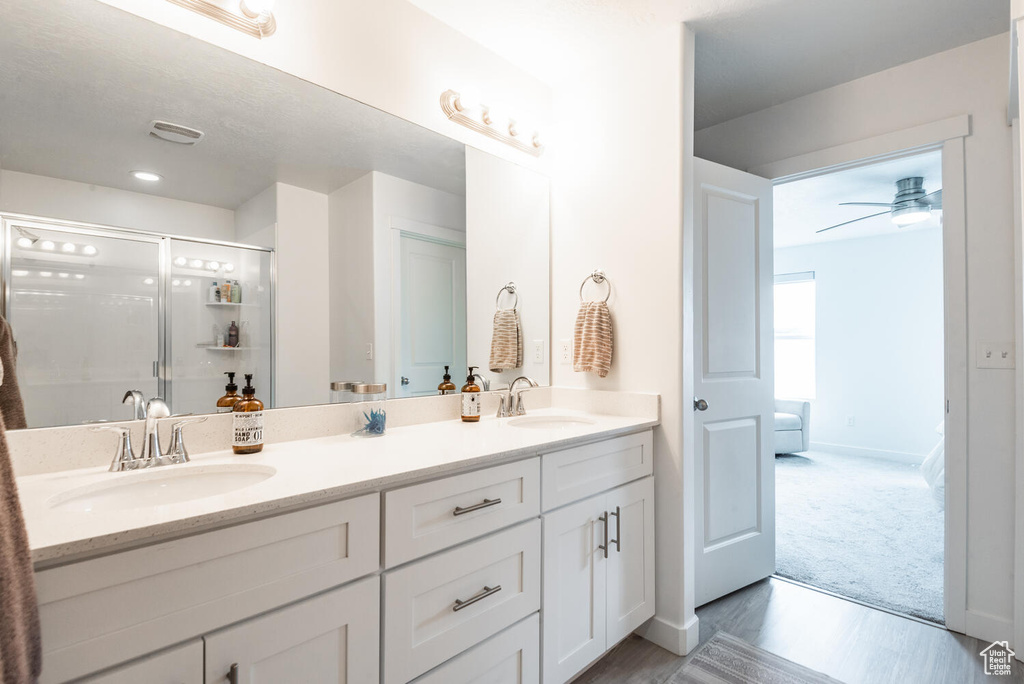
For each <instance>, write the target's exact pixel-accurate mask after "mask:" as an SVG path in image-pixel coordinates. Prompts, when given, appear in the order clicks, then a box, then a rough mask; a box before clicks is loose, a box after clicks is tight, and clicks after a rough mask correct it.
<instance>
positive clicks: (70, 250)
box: [60, 242, 78, 254]
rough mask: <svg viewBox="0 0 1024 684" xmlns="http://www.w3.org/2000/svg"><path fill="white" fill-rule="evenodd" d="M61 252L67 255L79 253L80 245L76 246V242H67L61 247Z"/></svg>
mask: <svg viewBox="0 0 1024 684" xmlns="http://www.w3.org/2000/svg"><path fill="white" fill-rule="evenodd" d="M60 251H62V252H64V253H65V254H74V253H75V252H77V251H78V245H76V244H75V243H74V242H65V243H64V244H63V245H61V246H60Z"/></svg>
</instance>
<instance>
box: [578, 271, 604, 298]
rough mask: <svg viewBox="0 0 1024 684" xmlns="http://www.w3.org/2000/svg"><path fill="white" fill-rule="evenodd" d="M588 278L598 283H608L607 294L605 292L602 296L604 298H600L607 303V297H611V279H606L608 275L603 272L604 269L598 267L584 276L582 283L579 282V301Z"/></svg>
mask: <svg viewBox="0 0 1024 684" xmlns="http://www.w3.org/2000/svg"><path fill="white" fill-rule="evenodd" d="M588 280H593V281H594V282H595V283H597V284H598V285H600V284H601V283H608V294H606V295H605V296H604V299H603V300H602V301H604V302H605V303H607V302H608V299H609V298H611V296H612V281H610V280H608V276H606V275H605V274H604V271H602V270H600V269H597V270H595V271H594V272H593V273H591V274H590V275H588V276H587V277H586V278H584V279H583V282H582V283H580V302H581V303H582V302H583V288H584V287H586V285H587V281H588Z"/></svg>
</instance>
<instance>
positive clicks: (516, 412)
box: [503, 375, 538, 416]
mask: <svg viewBox="0 0 1024 684" xmlns="http://www.w3.org/2000/svg"><path fill="white" fill-rule="evenodd" d="M520 380H525V381H526V383H527V384H528V385H529V386H528V387H523V388H521V389H516V385H518V384H519V381H520ZM537 386H538V385H537V381H536V380H534V379H533V378H528V377H526V376H525V375H521V376H519V377H518V378H516V379H515V380H513V381H512V383H511V384H510V385H509V386H508V408H507V413H506V415H509V416H525V415H526V407H525V406H524V405H523V392H525V391H527V390H531V389H533V388H534V387H537ZM513 395H514V396H515V404H514V407H513V401H512V398H513ZM503 403H504V402H503Z"/></svg>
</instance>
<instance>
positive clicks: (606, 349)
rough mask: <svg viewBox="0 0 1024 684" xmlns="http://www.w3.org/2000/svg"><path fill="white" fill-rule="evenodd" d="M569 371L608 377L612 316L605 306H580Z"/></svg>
mask: <svg viewBox="0 0 1024 684" xmlns="http://www.w3.org/2000/svg"><path fill="white" fill-rule="evenodd" d="M572 359H573V363H572V369H573V370H574V371H576V372H577V373H597V374H598V375H599V376H600V377H602V378H603V377H604V376H606V375H608V371H609V370H610V369H611V367H612V314H611V311H609V310H608V305H607V304H605V303H604V302H583V303H581V304H580V311H579V313H578V314H576V332H575V335H574V336H573V343H572Z"/></svg>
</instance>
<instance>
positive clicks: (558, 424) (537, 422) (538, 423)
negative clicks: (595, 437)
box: [508, 416, 594, 430]
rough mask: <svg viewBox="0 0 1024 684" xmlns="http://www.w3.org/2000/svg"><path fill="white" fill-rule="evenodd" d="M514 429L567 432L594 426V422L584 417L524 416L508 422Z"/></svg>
mask: <svg viewBox="0 0 1024 684" xmlns="http://www.w3.org/2000/svg"><path fill="white" fill-rule="evenodd" d="M508 424H509V425H511V426H512V427H518V428H530V429H533V430H565V429H567V428H578V427H582V426H583V425H593V424H594V421H592V420H590V419H589V418H583V417H582V416H523V417H522V418H513V419H512V420H510V421H509V422H508Z"/></svg>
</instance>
